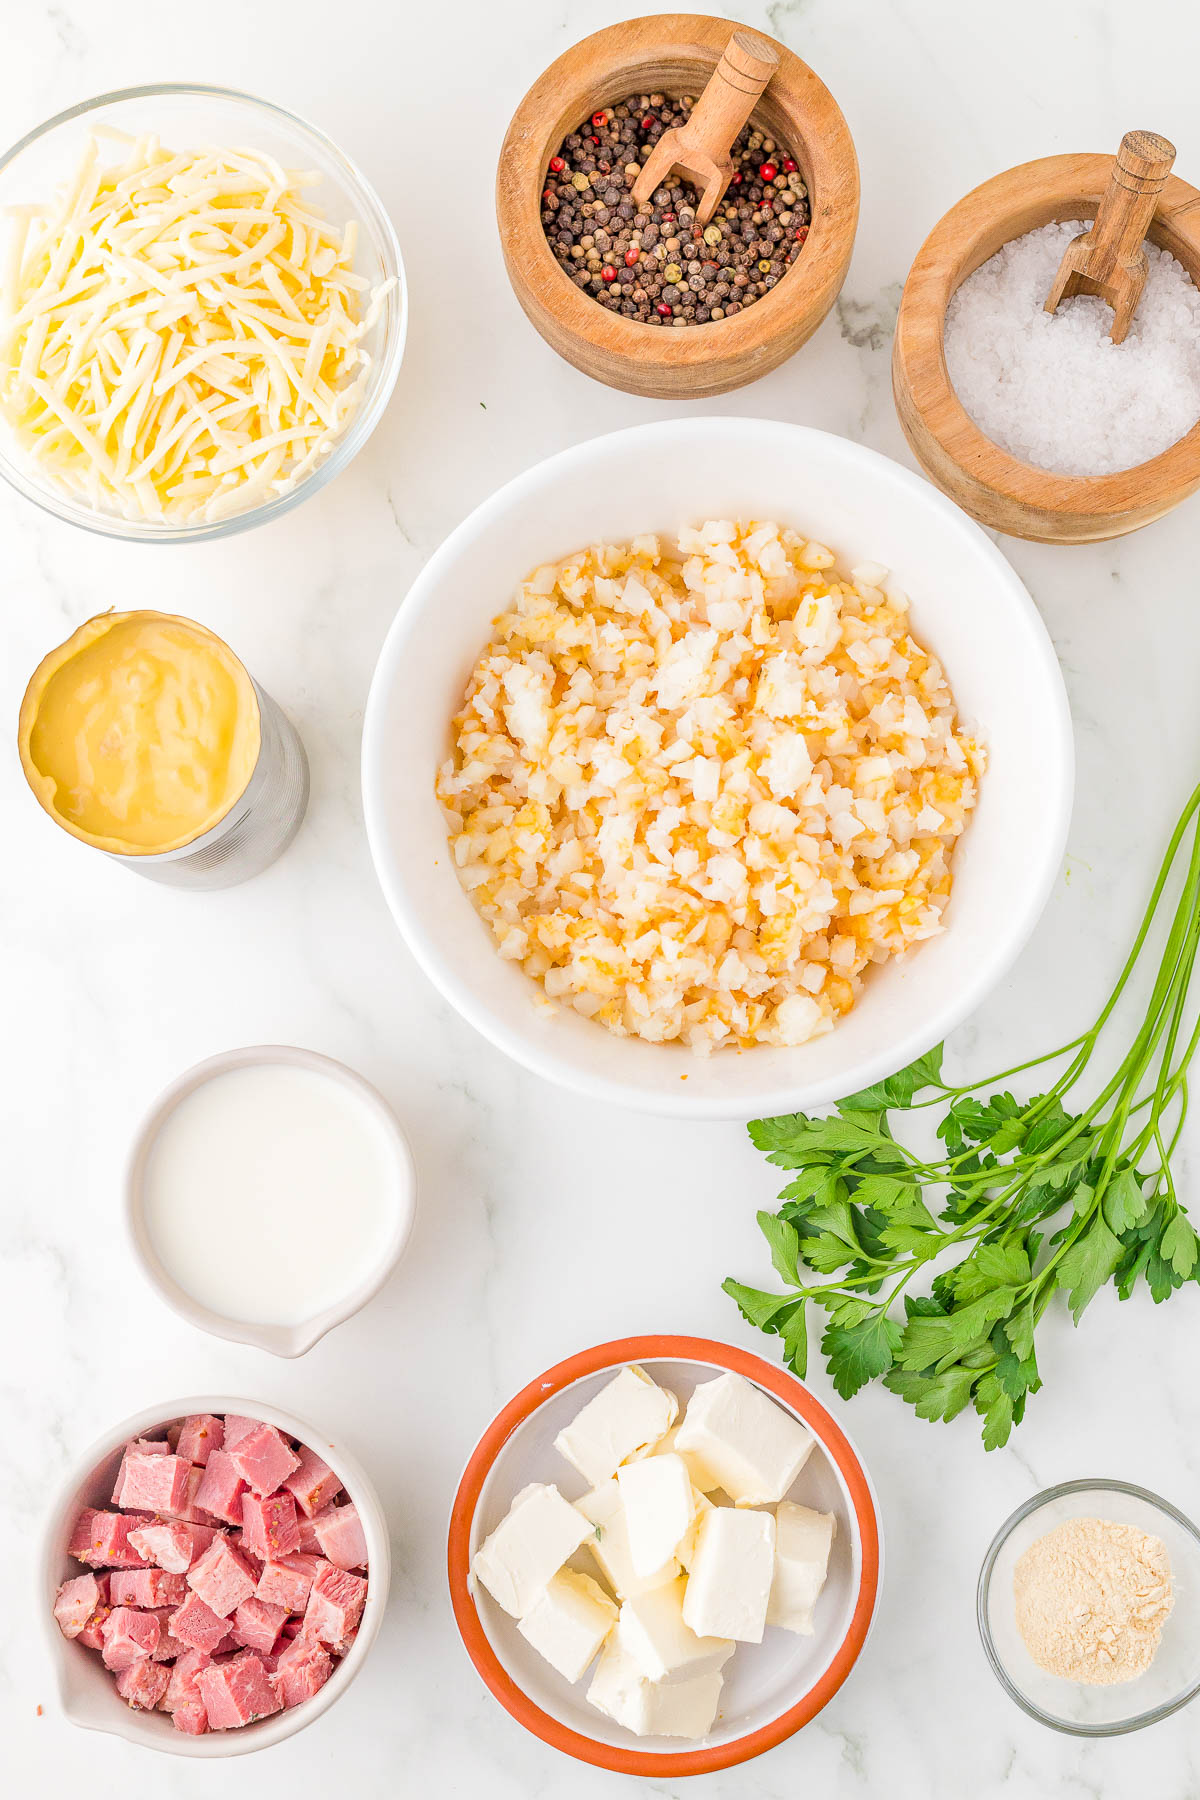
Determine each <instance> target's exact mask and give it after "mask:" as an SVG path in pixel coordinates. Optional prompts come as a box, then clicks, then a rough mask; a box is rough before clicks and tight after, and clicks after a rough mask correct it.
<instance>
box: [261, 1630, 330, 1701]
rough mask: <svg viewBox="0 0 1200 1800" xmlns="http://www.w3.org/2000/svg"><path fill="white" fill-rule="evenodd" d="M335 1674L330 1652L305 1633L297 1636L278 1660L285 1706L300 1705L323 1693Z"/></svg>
mask: <svg viewBox="0 0 1200 1800" xmlns="http://www.w3.org/2000/svg"><path fill="white" fill-rule="evenodd" d="M332 1673H333V1661H332V1659H331V1657H330V1655H329V1652H328V1651H327V1650H326V1649H325V1647H324V1646H323V1645H322V1644H319V1643H317V1642H315V1641H314V1639H312V1638H310V1637H309V1636H308V1635H307V1634H305V1635H303V1636H301V1637H298V1638H295V1639H294V1640H293V1642H292V1643H291V1644H289V1646H288V1648H287V1649H286V1650H285V1651H284V1652H283V1653H282V1655H281V1656H280V1657H278V1659H277V1660H276V1663H275V1688H276V1692H277V1693H278V1695H279V1698H280V1699H281V1700H282V1701H283V1704H284V1705H285V1706H300V1705H302V1703H303V1702H304V1701H305V1700H311V1699H312V1697H313V1695H314V1694H316V1693H319V1692H320V1690H321V1689H322V1688H323V1687H324V1686H325V1683H326V1682H327V1681H328V1680H329V1677H330V1676H331V1675H332Z"/></svg>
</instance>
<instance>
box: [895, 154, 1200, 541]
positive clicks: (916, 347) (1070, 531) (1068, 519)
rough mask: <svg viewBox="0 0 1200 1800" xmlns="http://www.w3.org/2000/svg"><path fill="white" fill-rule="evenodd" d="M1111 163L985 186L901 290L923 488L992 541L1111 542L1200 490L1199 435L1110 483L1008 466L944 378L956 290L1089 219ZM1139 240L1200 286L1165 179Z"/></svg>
mask: <svg viewBox="0 0 1200 1800" xmlns="http://www.w3.org/2000/svg"><path fill="white" fill-rule="evenodd" d="M1112 175H1113V159H1112V157H1111V156H1085V155H1072V156H1047V157H1043V158H1041V159H1040V160H1039V161H1037V162H1030V163H1022V164H1021V165H1020V166H1019V167H1017V168H1015V169H1009V170H1007V171H1006V173H1005V174H1003V175H997V176H996V177H995V178H994V179H993V180H991V181H985V182H984V183H983V185H982V186H981V187H977V188H975V189H974V191H973V192H972V193H970V194H968V195H967V196H966V197H965V198H964V199H962V200H960V201H959V203H958V205H957V206H954V207H952V208H951V209H950V211H949V212H948V213H947V214H946V216H945V218H944V219H942V220H941V222H940V223H939V224H938V225H936V226H935V227H934V229H933V230H932V231H931V232H930V234H929V236H928V237H927V238H926V240H925V242H924V244H923V245H922V246H921V248H920V250H919V251H918V252H917V256H916V260H915V261H914V263H913V266H912V268H911V270H910V271H909V276H908V280H907V281H906V283H905V285H904V296H903V299H902V300H901V303H900V315H899V318H898V319H897V321H896V335H895V339H894V342H893V346H892V389H893V393H894V395H895V400H896V411H897V412H898V414H899V416H900V423H901V425H902V426H903V427H904V434H905V436H906V437H907V439H908V441H909V444H910V445H911V446H912V449H913V452H914V454H915V455H916V457H917V458H918V460H919V461H920V463H921V465H922V467H923V468H924V470H925V472H926V473H927V474H928V475H929V477H930V478H931V480H933V481H935V482H936V483H937V485H938V487H940V488H941V489H942V490H943V492H944V493H947V494H949V496H950V498H951V499H952V500H954V501H957V503H958V505H959V506H961V507H962V508H963V509H964V511H966V512H968V513H970V514H971V516H972V517H973V518H975V519H978V520H979V522H980V523H981V524H983V525H988V526H991V527H992V529H993V530H996V531H1005V532H1008V533H1010V535H1012V536H1013V537H1023V538H1033V539H1036V540H1038V541H1039V542H1041V543H1048V544H1084V543H1091V542H1094V541H1095V540H1097V539H1100V538H1111V537H1120V536H1122V535H1123V534H1124V533H1126V532H1129V531H1136V530H1137V529H1138V528H1139V527H1140V526H1142V525H1148V524H1150V523H1151V521H1152V520H1154V519H1159V518H1161V517H1162V516H1163V514H1164V513H1167V512H1170V511H1171V509H1172V508H1173V507H1175V506H1178V505H1179V503H1180V501H1181V500H1185V499H1187V497H1188V495H1189V494H1193V493H1195V492H1196V490H1197V488H1200V424H1198V425H1196V426H1194V427H1193V428H1192V430H1191V431H1189V432H1188V433H1187V435H1186V436H1185V437H1182V438H1180V439H1179V441H1178V443H1175V444H1172V445H1171V446H1170V448H1169V449H1167V450H1164V451H1163V453H1162V454H1161V456H1156V457H1153V458H1152V459H1151V460H1150V461H1149V462H1146V463H1141V464H1139V466H1138V467H1137V468H1133V469H1123V470H1120V471H1119V472H1118V473H1117V474H1115V475H1096V476H1078V475H1054V474H1051V473H1050V472H1049V471H1047V470H1045V469H1036V468H1034V467H1033V466H1032V465H1031V464H1029V463H1026V462H1021V461H1020V460H1019V459H1018V458H1017V457H1015V456H1010V455H1009V454H1008V452H1007V451H1005V450H1002V449H1001V448H1000V446H999V445H998V444H994V443H993V442H992V440H991V439H990V438H988V437H986V436H985V435H984V433H983V432H982V431H981V430H980V429H979V427H978V426H977V425H976V424H975V422H974V420H973V419H972V418H971V417H970V416H969V414H968V413H967V411H966V409H965V408H964V406H963V404H962V402H961V401H960V400H959V398H958V395H957V394H956V393H955V391H954V387H953V385H952V383H951V381H950V376H949V373H948V371H947V368H946V355H945V346H944V338H945V324H946V308H947V307H948V305H949V304H950V300H951V297H952V296H953V294H954V293H955V291H956V290H957V289H958V288H959V287H960V286H961V285H962V283H963V282H964V281H965V280H966V279H967V276H968V275H972V274H973V273H974V272H975V270H976V269H978V268H979V267H980V265H981V264H982V263H985V262H986V261H987V260H988V258H989V257H990V256H994V255H995V253H996V251H997V250H999V249H1000V248H1001V247H1002V246H1003V245H1004V244H1007V243H1010V242H1011V241H1012V239H1013V238H1018V237H1023V236H1024V234H1025V233H1026V232H1028V231H1036V230H1037V229H1038V228H1039V227H1040V226H1042V225H1049V224H1051V223H1060V222H1062V221H1064V220H1067V219H1093V218H1096V217H1097V215H1098V213H1099V211H1100V208H1101V204H1102V202H1103V199H1104V196H1105V195H1106V193H1107V192H1108V189H1109V185H1110V181H1111V179H1112ZM1145 235H1146V236H1147V237H1149V238H1150V240H1151V241H1152V242H1153V243H1155V244H1157V245H1158V246H1159V247H1160V249H1163V250H1167V251H1169V252H1170V254H1171V255H1172V256H1174V257H1175V258H1177V260H1178V261H1179V262H1181V263H1182V264H1183V266H1184V268H1185V269H1186V270H1187V272H1188V275H1189V276H1190V277H1191V279H1192V281H1194V282H1195V283H1196V284H1197V285H1198V286H1200V192H1197V190H1196V189H1195V188H1194V187H1190V186H1189V185H1188V183H1187V182H1185V181H1181V180H1180V179H1179V178H1178V176H1176V175H1168V176H1167V177H1166V178H1165V180H1164V181H1163V184H1162V189H1161V192H1160V193H1159V195H1158V198H1157V204H1156V206H1155V208H1154V215H1153V218H1152V219H1151V220H1150V223H1149V225H1148V227H1147V228H1146V232H1145Z"/></svg>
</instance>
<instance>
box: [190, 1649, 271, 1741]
mask: <svg viewBox="0 0 1200 1800" xmlns="http://www.w3.org/2000/svg"><path fill="white" fill-rule="evenodd" d="M196 1686H197V1687H198V1688H199V1690H200V1698H201V1700H202V1701H203V1702H204V1707H205V1710H206V1712H207V1713H208V1728H209V1730H210V1731H229V1730H232V1729H233V1728H234V1727H236V1726H238V1725H249V1724H250V1722H251V1720H252V1719H265V1718H266V1717H267V1716H268V1714H270V1713H276V1712H280V1711H281V1710H282V1708H283V1701H282V1700H281V1699H280V1698H279V1695H278V1694H277V1693H276V1692H275V1687H274V1684H273V1683H272V1681H271V1678H270V1676H269V1675H268V1674H267V1671H266V1670H265V1669H264V1668H263V1665H262V1660H261V1658H260V1657H257V1656H256V1655H255V1654H254V1652H253V1651H252V1650H244V1651H243V1652H242V1654H241V1655H240V1656H233V1657H230V1659H229V1661H228V1662H223V1663H210V1665H209V1667H208V1668H207V1669H201V1671H200V1673H199V1675H197V1677H196Z"/></svg>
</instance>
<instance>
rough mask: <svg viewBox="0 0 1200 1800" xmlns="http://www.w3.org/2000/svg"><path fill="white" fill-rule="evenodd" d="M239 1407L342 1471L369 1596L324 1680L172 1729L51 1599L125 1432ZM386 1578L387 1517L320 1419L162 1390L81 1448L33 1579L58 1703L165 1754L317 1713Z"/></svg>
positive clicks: (340, 1684) (370, 1636)
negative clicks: (302, 1691) (248, 1711)
mask: <svg viewBox="0 0 1200 1800" xmlns="http://www.w3.org/2000/svg"><path fill="white" fill-rule="evenodd" d="M206 1412H207V1413H229V1412H232V1413H241V1414H242V1415H244V1416H245V1417H246V1418H251V1419H261V1420H263V1421H264V1422H265V1423H266V1424H268V1425H274V1426H275V1427H276V1428H277V1429H278V1430H279V1431H284V1432H287V1433H288V1434H289V1435H290V1436H292V1437H295V1438H298V1439H299V1440H300V1442H301V1443H303V1444H307V1445H308V1446H309V1448H310V1449H312V1450H315V1451H316V1452H317V1454H318V1455H319V1456H322V1457H324V1459H325V1461H326V1462H327V1463H328V1464H329V1466H330V1468H331V1469H333V1470H334V1472H335V1473H336V1474H337V1475H338V1476H340V1478H341V1480H342V1484H343V1486H344V1487H345V1489H346V1492H347V1494H348V1495H349V1496H350V1498H351V1500H353V1502H354V1504H355V1506H356V1507H357V1508H358V1513H359V1517H360V1518H361V1520H362V1526H363V1532H364V1534H365V1536H366V1540H367V1558H368V1561H367V1598H366V1603H365V1605H364V1607H363V1616H362V1623H361V1624H360V1625H359V1628H358V1635H357V1637H356V1638H355V1640H354V1642H353V1644H351V1646H350V1648H349V1650H348V1651H347V1653H346V1655H345V1656H344V1657H343V1658H342V1660H341V1661H340V1662H339V1663H338V1665H337V1667H336V1668H335V1669H334V1671H333V1674H332V1675H331V1676H330V1677H329V1680H328V1681H327V1682H326V1683H325V1686H324V1687H323V1688H321V1689H320V1690H319V1692H318V1693H316V1694H315V1695H314V1696H313V1698H312V1699H311V1700H306V1701H305V1702H304V1703H303V1705H301V1706H293V1707H288V1708H287V1709H286V1710H285V1711H283V1712H278V1713H272V1714H271V1716H270V1717H269V1718H266V1719H260V1720H258V1721H257V1722H256V1723H255V1724H253V1725H244V1726H242V1728H241V1729H240V1730H237V1731H209V1732H205V1733H204V1735H203V1736H202V1737H189V1736H188V1735H187V1734H186V1733H185V1732H182V1731H176V1729H175V1727H174V1725H173V1724H172V1723H171V1720H170V1717H169V1715H168V1714H167V1713H163V1712H135V1711H134V1709H133V1708H132V1707H130V1706H127V1705H126V1704H125V1702H124V1700H122V1698H121V1696H120V1694H118V1692H117V1688H116V1681H115V1679H114V1677H113V1676H112V1674H110V1672H109V1671H108V1670H107V1669H106V1668H105V1666H104V1664H103V1663H102V1662H101V1660H100V1656H99V1653H98V1652H97V1651H95V1650H88V1649H86V1648H85V1647H84V1646H83V1645H82V1644H77V1643H75V1642H73V1641H71V1640H68V1639H67V1638H65V1637H63V1635H62V1633H61V1632H60V1631H59V1629H58V1626H57V1625H56V1624H55V1622H54V1614H53V1612H52V1610H51V1609H52V1607H53V1604H54V1595H55V1593H56V1591H57V1589H58V1587H59V1585H60V1584H61V1583H62V1582H64V1581H66V1580H67V1579H68V1578H69V1577H70V1576H72V1575H80V1574H83V1573H85V1570H84V1566H83V1564H82V1563H78V1562H76V1561H75V1559H74V1557H70V1556H68V1555H67V1543H68V1541H69V1540H70V1536H71V1528H72V1526H73V1525H74V1523H75V1520H76V1518H77V1517H78V1515H79V1513H80V1511H81V1510H82V1508H83V1507H85V1506H95V1507H99V1508H104V1507H107V1506H109V1504H110V1502H111V1497H112V1491H113V1483H114V1481H115V1479H116V1474H117V1470H118V1468H119V1467H120V1462H121V1451H122V1449H123V1447H124V1446H125V1445H126V1444H127V1443H128V1442H129V1440H130V1438H135V1437H140V1436H141V1435H142V1434H143V1433H144V1432H147V1431H154V1430H159V1429H161V1428H162V1427H163V1426H166V1425H172V1424H174V1423H175V1422H176V1421H177V1420H182V1419H185V1418H186V1417H187V1416H188V1415H189V1414H190V1413H206ZM390 1580H391V1552H390V1549H389V1546H388V1529H387V1520H386V1518H385V1517H384V1512H383V1507H382V1506H381V1505H380V1503H379V1498H378V1495H377V1494H376V1492H375V1490H374V1488H373V1487H372V1486H371V1483H370V1481H369V1480H368V1479H367V1476H366V1473H365V1471H364V1470H363V1469H362V1467H361V1466H360V1464H359V1463H358V1462H356V1461H355V1459H354V1458H353V1457H352V1456H350V1455H349V1454H348V1452H347V1451H345V1450H342V1449H341V1448H340V1447H339V1446H338V1445H337V1444H336V1443H334V1442H333V1441H332V1440H331V1439H330V1438H329V1437H328V1436H327V1434H326V1433H325V1432H323V1431H321V1430H320V1429H319V1427H318V1426H316V1425H310V1424H309V1423H308V1421H307V1420H305V1419H298V1418H296V1417H295V1415H294V1414H292V1413H286V1412H281V1411H280V1410H279V1408H278V1407H276V1406H264V1405H263V1404H262V1402H261V1401H259V1400H239V1399H230V1398H229V1397H228V1396H225V1395H217V1396H213V1395H211V1394H207V1395H204V1394H202V1395H200V1396H198V1397H197V1398H195V1399H190V1400H166V1401H164V1402H163V1403H162V1405H160V1406H151V1407H147V1408H146V1409H145V1410H144V1411H143V1412H139V1413H135V1414H134V1416H133V1418H131V1419H126V1420H125V1421H124V1423H123V1424H121V1425H118V1426H116V1427H115V1428H114V1429H113V1430H112V1431H109V1432H106V1433H105V1435H104V1436H103V1437H102V1438H101V1439H100V1440H99V1441H98V1442H97V1443H95V1444H93V1445H92V1446H91V1448H90V1449H89V1450H87V1451H86V1452H85V1453H84V1455H83V1456H81V1457H80V1459H79V1461H78V1463H77V1464H76V1466H75V1468H74V1470H73V1471H72V1473H71V1474H70V1476H69V1477H68V1479H67V1481H66V1482H65V1483H64V1485H63V1488H62V1490H61V1492H60V1494H59V1497H58V1499H57V1501H56V1502H55V1504H54V1508H53V1511H52V1512H51V1514H50V1517H49V1519H48V1521H47V1524H46V1530H45V1535H44V1537H43V1540H42V1560H41V1570H40V1576H39V1581H38V1589H37V1591H38V1597H39V1601H40V1605H39V1609H38V1610H39V1615H40V1622H41V1628H42V1632H43V1634H44V1636H45V1640H46V1643H47V1644H48V1646H49V1650H50V1655H51V1658H52V1660H53V1662H54V1666H55V1670H56V1673H57V1676H58V1691H59V1697H60V1699H61V1701H62V1707H63V1711H64V1712H65V1713H66V1715H67V1717H68V1718H69V1719H70V1720H71V1722H72V1724H74V1725H79V1726H82V1728H83V1729H84V1730H85V1731H107V1732H109V1733H110V1734H111V1735H112V1736H113V1737H121V1738H127V1739H128V1740H129V1741H130V1743H134V1744H144V1745H145V1746H146V1747H147V1748H148V1749H151V1750H165V1751H166V1752H167V1753H168V1755H173V1756H191V1757H201V1758H206V1757H207V1758H213V1757H221V1756H245V1755H246V1754H248V1752H250V1751H251V1750H265V1749H266V1748H267V1746H268V1745H269V1744H278V1743H279V1742H280V1741H281V1740H282V1739H283V1738H287V1737H292V1736H293V1735H294V1734H295V1733H296V1732H297V1731H303V1729H304V1727H305V1726H306V1725H311V1724H312V1722H313V1720H314V1719H319V1718H320V1716H321V1714H322V1713H323V1712H325V1711H327V1710H328V1708H329V1707H331V1706H332V1705H333V1703H334V1701H335V1700H337V1699H338V1698H339V1697H340V1696H341V1695H342V1694H344V1693H345V1691H346V1689H347V1688H348V1687H349V1685H350V1683H351V1682H352V1681H353V1680H354V1677H355V1676H356V1675H357V1674H358V1671H359V1670H360V1669H361V1668H362V1666H363V1663H364V1662H365V1661H366V1659H367V1657H368V1655H369V1654H370V1650H371V1645H372V1644H373V1643H374V1642H375V1637H376V1634H377V1632H378V1630H379V1625H380V1621H381V1620H382V1618H383V1609H384V1607H385V1606H386V1605H387V1597H388V1584H389V1582H390Z"/></svg>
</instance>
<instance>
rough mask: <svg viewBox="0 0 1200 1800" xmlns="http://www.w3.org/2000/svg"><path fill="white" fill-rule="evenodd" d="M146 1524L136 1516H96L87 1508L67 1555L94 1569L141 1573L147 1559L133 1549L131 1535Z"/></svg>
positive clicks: (78, 1524)
mask: <svg viewBox="0 0 1200 1800" xmlns="http://www.w3.org/2000/svg"><path fill="white" fill-rule="evenodd" d="M145 1523H146V1520H145V1519H141V1518H139V1517H138V1516H137V1514H136V1513H116V1512H97V1511H96V1510H95V1508H94V1507H91V1506H87V1507H85V1508H84V1510H83V1511H82V1512H81V1513H80V1515H79V1517H78V1518H77V1519H76V1521H75V1529H74V1531H73V1532H72V1533H71V1541H70V1543H69V1544H68V1545H67V1555H68V1556H74V1557H75V1558H77V1560H78V1561H79V1562H85V1563H90V1564H91V1565H92V1567H93V1568H108V1569H139V1568H141V1567H142V1566H143V1560H144V1559H143V1558H142V1557H141V1556H139V1554H138V1552H137V1551H136V1550H135V1549H133V1548H132V1547H131V1545H130V1542H129V1534H130V1532H131V1531H136V1529H137V1528H138V1526H139V1525H144V1524H145Z"/></svg>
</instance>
